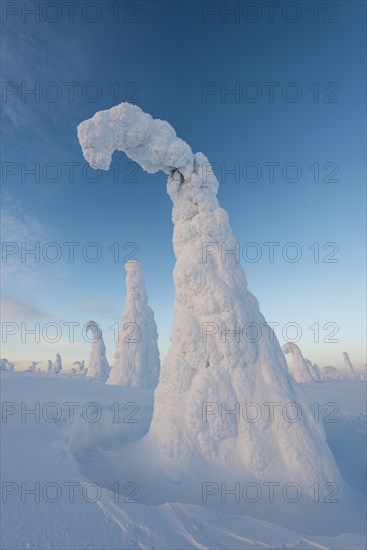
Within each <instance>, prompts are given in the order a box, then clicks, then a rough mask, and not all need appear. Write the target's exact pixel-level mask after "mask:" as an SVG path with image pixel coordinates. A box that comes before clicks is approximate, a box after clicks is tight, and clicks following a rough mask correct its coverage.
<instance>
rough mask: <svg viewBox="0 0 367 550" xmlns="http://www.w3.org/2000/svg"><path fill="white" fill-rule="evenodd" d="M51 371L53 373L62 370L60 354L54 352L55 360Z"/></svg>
mask: <svg viewBox="0 0 367 550" xmlns="http://www.w3.org/2000/svg"><path fill="white" fill-rule="evenodd" d="M52 371H53V372H54V373H55V374H59V373H60V372H61V371H62V362H61V355H60V354H59V353H57V354H56V360H55V363H54V364H53V366H52Z"/></svg>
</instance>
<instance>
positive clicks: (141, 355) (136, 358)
mask: <svg viewBox="0 0 367 550" xmlns="http://www.w3.org/2000/svg"><path fill="white" fill-rule="evenodd" d="M125 269H126V300H125V310H124V312H123V314H122V317H121V321H120V330H119V338H118V343H117V349H116V353H115V364H114V366H113V368H112V369H111V373H110V376H109V378H108V380H107V384H114V385H121V386H136V387H140V388H155V387H156V385H157V383H158V378H159V371H160V359H159V350H158V332H157V325H156V323H155V320H154V313H153V310H152V309H151V308H150V307H149V305H148V296H147V292H146V289H145V284H144V278H143V272H142V269H141V266H140V263H139V262H138V261H137V260H131V261H129V262H126V264H125Z"/></svg>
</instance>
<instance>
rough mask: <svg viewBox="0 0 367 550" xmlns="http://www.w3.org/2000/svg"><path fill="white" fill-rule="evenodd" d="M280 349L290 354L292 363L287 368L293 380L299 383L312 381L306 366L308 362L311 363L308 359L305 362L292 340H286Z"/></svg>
mask: <svg viewBox="0 0 367 550" xmlns="http://www.w3.org/2000/svg"><path fill="white" fill-rule="evenodd" d="M282 351H283V353H286V354H287V353H291V354H292V365H291V366H290V367H289V370H290V372H291V374H292V376H293V378H294V379H295V381H296V382H299V383H300V384H306V383H308V382H313V378H312V375H311V372H310V370H309V366H308V363H310V364H311V362H310V361H308V359H307V361H308V363H307V362H306V360H305V358H304V357H303V355H302V352H301V350H300V349H299V347H298V346H297V345H296V344H294V343H293V342H286V343H285V344H284V345H283V347H282Z"/></svg>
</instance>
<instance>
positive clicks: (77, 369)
mask: <svg viewBox="0 0 367 550" xmlns="http://www.w3.org/2000/svg"><path fill="white" fill-rule="evenodd" d="M71 370H72V372H74V373H75V374H83V371H84V361H74V363H73V368H72V369H71Z"/></svg>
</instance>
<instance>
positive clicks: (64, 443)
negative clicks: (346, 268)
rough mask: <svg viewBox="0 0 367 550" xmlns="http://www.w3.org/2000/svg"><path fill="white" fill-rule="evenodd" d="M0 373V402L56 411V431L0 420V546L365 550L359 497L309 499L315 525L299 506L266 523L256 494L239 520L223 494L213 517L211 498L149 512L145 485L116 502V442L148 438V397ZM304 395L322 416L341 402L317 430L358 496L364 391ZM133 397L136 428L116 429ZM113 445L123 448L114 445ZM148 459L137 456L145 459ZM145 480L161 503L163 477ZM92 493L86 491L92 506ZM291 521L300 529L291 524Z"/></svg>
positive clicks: (9, 549) (119, 470) (317, 387)
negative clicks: (89, 411) (87, 414)
mask: <svg viewBox="0 0 367 550" xmlns="http://www.w3.org/2000/svg"><path fill="white" fill-rule="evenodd" d="M0 377H1V381H0V385H1V389H2V397H3V401H6V402H10V403H24V405H25V408H26V409H27V410H32V409H33V410H34V409H35V403H39V404H40V407H41V410H42V408H43V406H44V405H45V404H46V403H50V402H54V403H58V404H60V406H61V410H62V418H60V420H59V421H58V422H55V423H53V422H49V421H46V419H45V418H43V417H42V415H41V420H40V422H34V420H33V418H32V416H30V415H28V416H27V421H26V422H24V420H22V415H21V412H20V410H19V411H18V412H17V413H16V414H13V415H9V416H7V419H6V421H5V422H3V423H2V426H1V443H2V449H1V455H2V464H1V466H2V470H1V476H2V482H3V485H4V487H3V491H2V496H3V497H4V496H5V498H2V499H1V500H2V502H1V503H0V505H1V527H2V528H1V530H0V547H1V549H2V550H14V549H19V550H20V549H28V550H32V549H33V550H35V549H39V550H42V549H43V550H70V549H78V550H82V549H85V550H91V549H94V550H95V549H100V550H105V549H107V548H108V549H110V550H112V549H115V550H121V549H126V550H127V549H131V550H136V549H138V548H139V549H153V548H155V549H162V550H163V549H172V550H173V549H175V550H189V549H195V550H198V549H204V548H206V549H209V548H210V549H212V548H213V549H214V548H215V549H218V550H228V549H231V550H234V549H238V550H244V549H246V550H250V549H253V550H255V549H256V550H274V549H275V548H277V549H281V548H282V549H283V550H285V549H288V550H295V549H302V550H305V549H309V550H316V549H318V550H322V549H323V550H326V549H335V550H346V549H348V550H352V549H359V550H365V549H366V537H365V535H363V534H362V531H363V525H364V523H365V516H364V498H363V495H362V494H361V497H360V500H359V501H357V503H356V505H354V506H347V505H346V506H344V504H343V503H342V502H340V503H339V504H335V505H334V504H321V505H320V504H319V503H314V504H313V507H316V511H315V512H316V514H317V515H318V516H320V519H319V521H315V520H312V519H310V518H311V514H308V513H307V512H308V509H307V510H306V511H304V509H303V508H302V510H300V511H299V514H298V515H297V517H296V518H295V513H294V512H293V514H289V515H284V516H283V517H282V520H281V521H277V520H276V519H275V518H274V519H272V518H271V517H269V518H266V517H264V512H263V503H264V500H263V498H262V499H261V500H260V502H258V503H252V504H251V509H250V511H248V513H246V512H245V511H244V510H243V509H242V507H241V505H239V504H236V503H235V506H234V510H232V511H231V510H230V509H231V508H232V506H231V503H232V500H233V499H232V498H230V499H228V502H227V503H224V504H220V506H219V510H214V509H213V506H212V499H213V500H214V502H215V500H216V497H218V496H219V495H214V496H213V497H211V498H210V500H209V501H208V503H207V505H204V504H203V503H199V504H198V503H196V504H193V503H191V502H182V501H180V500H178V499H176V500H175V501H173V503H171V504H170V503H169V502H170V501H167V500H165V499H164V498H163V497H164V495H162V499H161V501H160V502H162V504H159V505H157V506H148V505H146V504H144V500H143V499H142V498H141V497H142V493H143V491H144V486H143V485H141V487H140V491H139V492H138V494H137V495H136V496H137V498H138V500H139V502H138V503H136V504H135V503H131V502H130V503H125V502H124V500H125V498H124V497H125V495H126V494H127V493H129V492H130V488H128V489H127V491H123V494H121V495H120V498H119V499H118V502H116V500H115V498H114V497H115V496H116V495H115V494H113V493H112V492H111V490H110V489H108V487H110V486H111V485H112V483H114V482H116V481H118V482H119V483H120V485H121V486H122V485H123V484H124V483H125V482H126V481H130V480H135V478H134V477H132V473H131V471H130V469H129V468H128V465H127V464H126V461H125V456H126V453H127V451H128V448H129V446H130V445H131V443H124V441H137V440H138V439H140V438H141V437H142V436H143V435H144V434H145V433H146V432H147V430H148V428H149V424H150V420H151V414H152V392H147V391H146V390H141V389H140V388H131V387H130V388H124V387H122V386H106V385H105V384H103V383H102V382H100V381H98V380H94V379H93V380H89V379H87V378H85V377H80V378H76V377H72V376H69V375H67V374H61V375H60V376H57V377H56V376H53V375H47V374H45V375H43V376H39V377H37V376H34V375H33V374H32V373H28V372H21V373H20V372H14V373H9V372H1V374H0ZM305 389H306V391H307V393H308V394H309V398H310V401H311V402H312V403H313V402H315V401H316V402H318V403H320V406H321V410H322V409H323V406H324V404H327V403H330V402H337V403H338V404H339V407H340V414H339V413H338V415H337V418H338V420H339V422H337V423H326V424H325V428H326V430H327V431H328V434H329V436H330V439H331V440H334V452H335V456H336V459H337V461H338V464H340V467H341V468H342V469H343V475H345V477H348V476H349V477H350V478H351V479H353V486H354V487H356V488H357V489H359V490H361V491H362V490H363V487H365V475H366V474H365V452H366V451H365V436H366V433H365V432H366V423H361V413H362V411H365V407H366V403H365V402H366V393H365V387H364V385H363V384H355V383H353V382H351V381H349V380H348V381H342V382H340V383H338V384H335V383H333V382H325V383H324V384H307V385H306V386H305ZM66 401H68V402H72V403H73V402H74V403H78V404H79V405H78V406H77V407H76V409H75V415H74V417H73V421H72V422H71V421H70V414H69V413H68V407H66V406H64V405H63V404H64V403H65V402H66ZM131 401H133V402H135V403H138V404H139V411H138V414H137V417H138V418H139V422H137V423H133V424H125V423H124V422H117V423H116V422H114V415H113V414H111V410H110V407H111V405H112V403H114V402H119V403H121V404H123V403H128V402H131ZM89 402H95V403H98V404H100V406H101V409H102V411H103V412H102V416H101V420H100V421H99V422H96V423H93V422H86V421H85V419H84V418H83V416H82V414H81V412H82V407H83V405H84V404H86V403H89ZM125 412H129V411H125ZM124 414H125V413H124ZM361 428H362V430H361ZM117 443H120V445H121V446H117V449H116V444H117ZM351 449H353V452H351ZM153 451H154V449H151V451H150V452H146V454H145V456H146V457H147V460H146V461H147V462H149V460H150V459H151V456H152V454H153ZM136 458H137V459H139V457H138V456H137V457H136ZM88 466H90V467H91V468H92V470H91V472H89V470H88ZM114 467H115V472H114V471H113V469H114ZM89 474H90V475H89ZM105 475H108V483H107V484H102V480H103V479H104V476H105ZM204 479H211V478H210V477H207V478H204ZM220 479H222V478H220ZM220 479H219V480H218V481H220ZM239 479H241V481H242V479H243V480H244V482H245V481H246V480H245V478H239ZM9 480H12V481H11V482H12V483H14V484H15V486H16V488H17V489H16V493H15V494H14V495H13V494H11V495H9V496H8V497H6V482H7V481H9ZM111 480H112V483H110V481H111ZM50 482H51V483H52V484H55V483H56V484H58V486H59V487H60V488H61V492H62V493H61V497H60V498H59V499H56V501H54V502H50V501H49V500H46V498H45V497H43V494H46V493H43V492H42V489H43V488H45V487H47V485H48V484H50ZM76 482H77V483H79V486H78V487H76V489H75V499H74V500H73V501H71V500H70V498H68V494H69V489H68V485H67V484H69V485H70V484H71V483H76ZM90 482H91V483H92V484H93V485H95V484H96V483H98V484H99V485H100V486H101V487H102V495H101V498H100V499H99V500H97V502H96V503H93V502H88V501H87V500H86V498H82V492H81V486H84V485H85V487H86V486H87V484H89V485H90ZM154 482H155V485H154V488H155V494H159V495H160V496H161V494H162V492H163V491H162V476H161V477H158V479H157V480H154ZM36 483H38V484H39V485H40V488H41V489H40V492H41V497H40V500H39V502H36V501H35V495H34V494H31V493H29V494H27V495H26V498H25V499H24V501H22V500H21V486H22V484H23V485H24V486H25V487H26V488H29V489H33V490H34V488H35V487H36ZM279 489H281V488H279ZM51 490H52V486H51V487H50V491H49V493H47V494H48V495H49V496H50V499H51V497H52V496H53V493H52V494H51ZM178 491H179V492H180V488H178ZM278 494H279V493H278V491H277V490H276V495H278ZM94 495H95V493H93V495H92V494H91V498H94ZM264 495H265V491H264ZM280 495H281V492H280ZM171 502H172V501H171ZM302 502H303V499H301V502H300V503H292V504H290V508H291V509H293V508H295V509H297V511H298V508H297V507H298V504H302ZM278 504H279V500H278V498H277V499H276V502H275V503H273V504H272V505H271V506H272V508H276V509H278V508H279V506H278ZM258 506H260V511H259V510H258V509H257V508H258ZM254 508H255V509H254ZM290 512H292V510H290ZM315 512H314V514H315ZM327 515H328V517H325V516H327ZM249 516H251V517H249ZM294 518H295V519H294ZM334 518H335V519H334ZM297 523H298V524H300V523H302V525H298V526H297ZM317 523H319V526H317V525H316V524H317ZM320 525H321V528H320ZM306 532H307V534H306Z"/></svg>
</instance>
